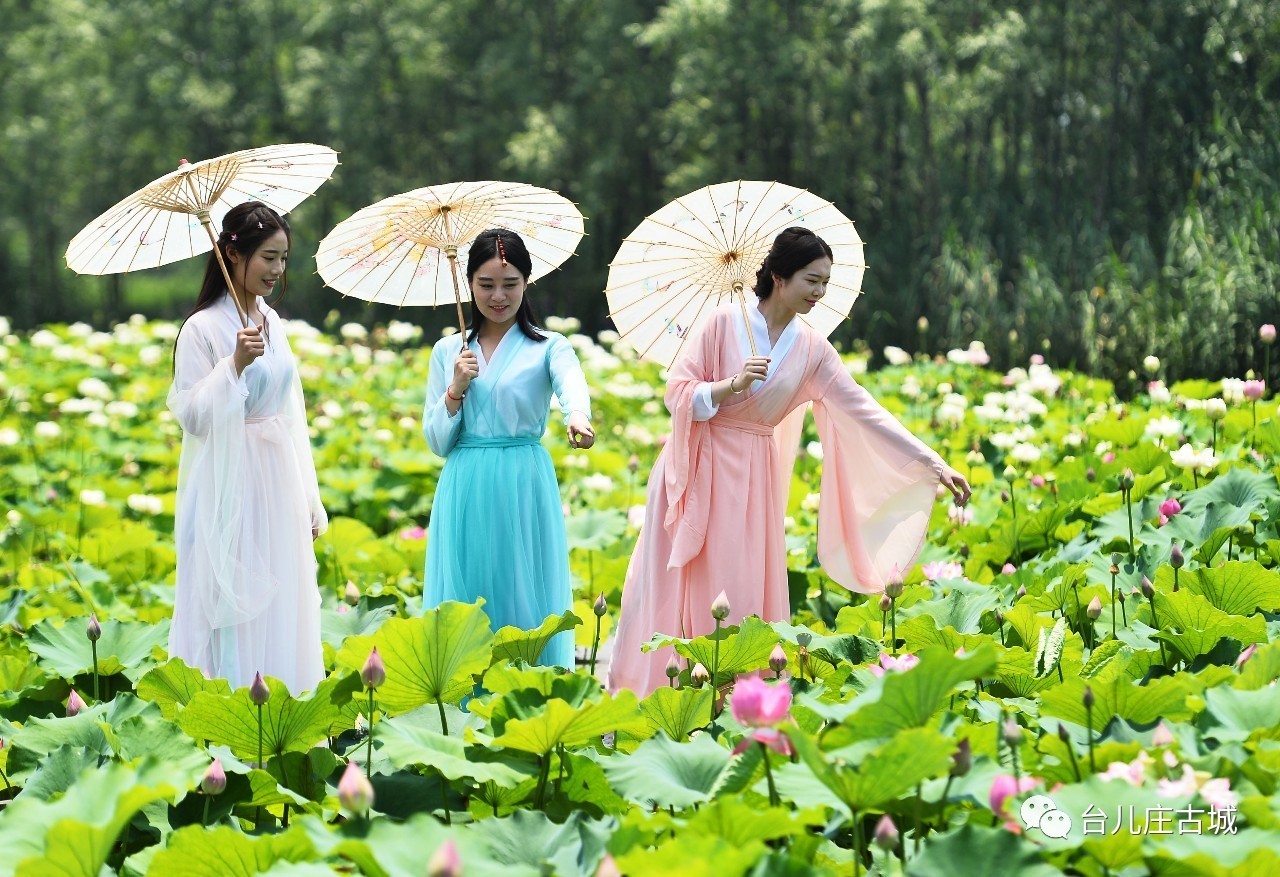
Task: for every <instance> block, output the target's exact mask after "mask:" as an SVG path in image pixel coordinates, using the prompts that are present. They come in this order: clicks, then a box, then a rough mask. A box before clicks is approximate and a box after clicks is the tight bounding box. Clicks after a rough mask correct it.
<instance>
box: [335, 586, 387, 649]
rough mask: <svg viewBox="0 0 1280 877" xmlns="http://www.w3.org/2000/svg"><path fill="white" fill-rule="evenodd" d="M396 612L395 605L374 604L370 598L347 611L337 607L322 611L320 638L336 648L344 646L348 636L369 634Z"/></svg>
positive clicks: (362, 600)
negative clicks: (341, 610)
mask: <svg viewBox="0 0 1280 877" xmlns="http://www.w3.org/2000/svg"><path fill="white" fill-rule="evenodd" d="M395 614H396V609H395V606H373V605H370V603H369V600H368V598H367V597H366V598H362V599H361V600H360V602H359V603H357V604H356V605H355V606H352V607H349V608H348V611H346V612H339V611H338V610H336V609H328V608H326V609H322V610H321V611H320V640H321V641H322V642H325V643H328V644H329V645H331V646H333V647H334V648H335V649H340V648H342V643H343V642H344V641H346V639H347V637H351V636H368V635H370V634H372V633H373V632H374V631H376V630H377V629H378V628H379V627H381V626H382V624H383V622H385V621H386V620H387V619H388V618H390V617H392V616H393V615H395Z"/></svg>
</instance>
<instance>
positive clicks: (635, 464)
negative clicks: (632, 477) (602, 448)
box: [627, 454, 640, 474]
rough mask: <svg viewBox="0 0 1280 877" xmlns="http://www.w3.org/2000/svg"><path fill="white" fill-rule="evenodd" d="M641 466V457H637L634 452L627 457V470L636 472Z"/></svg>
mask: <svg viewBox="0 0 1280 877" xmlns="http://www.w3.org/2000/svg"><path fill="white" fill-rule="evenodd" d="M639 468H640V458H639V457H637V456H636V455H635V454H632V455H631V456H630V457H628V458H627V471H628V472H631V473H632V474H635V472H636V470H638V469H639Z"/></svg>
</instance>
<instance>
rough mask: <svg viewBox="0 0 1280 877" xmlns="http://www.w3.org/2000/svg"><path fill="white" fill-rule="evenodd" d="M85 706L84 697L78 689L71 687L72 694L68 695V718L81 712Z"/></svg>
mask: <svg viewBox="0 0 1280 877" xmlns="http://www.w3.org/2000/svg"><path fill="white" fill-rule="evenodd" d="M85 706H86V704H85V702H84V698H82V697H81V696H80V695H79V694H76V690H75V689H74V688H73V689H71V694H70V696H68V697H67V718H71V717H72V716H78V715H79V714H80V710H82V709H84V708H85Z"/></svg>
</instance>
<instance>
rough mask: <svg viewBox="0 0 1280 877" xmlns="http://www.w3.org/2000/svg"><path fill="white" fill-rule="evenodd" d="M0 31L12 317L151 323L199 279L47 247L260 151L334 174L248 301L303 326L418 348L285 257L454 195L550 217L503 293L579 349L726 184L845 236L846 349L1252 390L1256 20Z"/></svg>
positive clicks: (275, 24)
mask: <svg viewBox="0 0 1280 877" xmlns="http://www.w3.org/2000/svg"><path fill="white" fill-rule="evenodd" d="M0 20H3V21H4V22H5V28H6V31H7V33H8V36H7V37H5V38H4V40H3V46H2V47H0V70H2V71H3V79H2V81H3V82H4V88H3V90H2V91H0V168H2V170H0V314H3V315H6V316H8V317H9V318H10V319H11V320H12V321H13V323H14V324H15V325H16V326H18V327H28V328H29V327H32V326H35V325H37V324H40V323H44V322H49V321H71V320H84V321H86V322H89V323H92V324H93V325H95V326H97V327H100V328H101V327H105V326H106V325H108V324H109V323H111V322H112V321H116V320H120V319H123V318H125V317H127V316H128V315H129V314H132V313H135V312H141V313H144V314H147V315H149V316H160V317H164V316H168V317H181V316H182V315H184V314H185V313H186V312H187V311H188V310H189V308H190V306H191V304H192V302H193V301H194V298H195V293H196V289H197V286H198V283H199V276H200V272H201V271H202V269H203V259H193V260H190V261H188V262H185V263H181V264H179V265H174V266H169V267H167V268H161V269H156V270H152V271H146V272H140V273H135V274H131V275H127V276H113V277H78V276H76V275H75V274H73V273H72V272H71V271H70V270H69V269H67V267H66V265H65V263H64V261H63V253H64V251H65V248H66V245H67V242H68V241H69V240H70V238H71V237H72V236H73V235H74V234H75V233H76V232H77V231H78V230H79V229H80V228H81V227H82V226H83V225H85V224H86V223H88V222H89V221H90V220H92V219H93V218H94V217H96V216H97V215H98V214H99V213H101V212H102V211H103V210H105V209H106V208H107V207H109V206H111V205H112V204H114V203H115V202H116V201H117V200H119V199H121V198H123V197H124V196H125V195H127V194H129V193H130V192H132V191H134V190H135V189H137V188H139V187H141V186H142V185H144V184H146V183H147V182H149V181H151V180H152V179H153V178H155V177H157V176H160V175H161V174H162V173H165V172H167V171H168V170H171V169H173V168H174V167H176V165H177V163H178V160H179V159H180V158H188V159H190V160H191V161H193V162H194V161H198V160H201V159H204V158H210V157H213V156H216V155H219V154H222V153H225V152H230V151H234V150H238V149H244V148H248V147H251V146H259V145H266V144H271V143H279V142H290V141H311V142H316V143H322V144H325V145H328V146H331V147H333V148H334V149H337V150H339V152H340V153H341V161H342V164H341V165H340V166H339V167H338V169H337V171H336V172H335V174H334V177H333V179H332V180H331V181H330V182H329V183H327V184H326V185H325V186H323V187H322V188H321V189H320V191H319V192H318V194H317V195H316V197H314V198H312V199H309V200H308V201H306V202H304V203H303V204H302V205H301V207H299V208H298V210H297V211H295V213H294V214H293V215H292V216H291V217H290V219H291V221H292V222H293V226H294V233H295V236H294V250H293V259H292V261H291V271H290V283H289V292H288V297H287V299H286V300H285V301H284V302H283V303H282V304H281V305H280V306H279V307H280V310H281V311H282V312H283V313H285V314H286V315H288V316H294V317H302V318H305V319H308V320H311V321H313V322H317V323H321V324H325V323H328V324H329V325H333V324H334V323H335V322H336V321H337V320H339V319H343V320H345V319H358V320H360V321H363V322H366V323H368V324H373V323H376V322H385V321H387V320H390V319H392V318H396V319H401V320H409V321H413V322H417V323H419V324H421V325H423V326H424V327H425V328H427V329H428V336H427V337H428V338H431V337H435V334H434V333H435V332H436V331H437V330H438V329H439V328H441V327H444V326H446V325H448V323H449V321H450V319H451V311H450V310H449V309H439V310H436V311H425V310H421V309H404V310H403V311H397V310H396V309H394V308H389V307H384V306H370V305H367V304H365V303H363V302H357V301H344V300H343V299H342V298H341V297H340V296H339V295H338V294H337V293H335V292H333V291H332V290H327V289H324V288H323V287H322V285H321V283H320V281H319V278H318V277H317V276H316V275H315V274H314V268H315V265H314V261H313V260H312V255H313V254H314V252H315V247H316V244H317V243H318V242H319V240H320V238H321V237H323V235H324V234H325V233H326V232H327V231H328V230H329V229H330V228H331V227H332V226H333V225H335V224H336V223H337V222H339V221H340V220H342V219H344V218H345V217H347V216H348V215H349V214H350V213H352V212H353V211H355V210H357V209H359V208H360V207H363V206H364V205H366V204H369V203H371V202H373V201H376V200H378V199H381V198H383V197H385V196H388V195H392V194H395V193H397V192H401V191H404V190H407V189H411V188H416V187H418V186H422V185H427V184H432V183H444V182H450V181H454V180H480V179H511V180H520V181H524V182H528V183H532V184H534V185H538V186H545V187H549V188H553V189H556V190H558V191H560V192H561V193H563V194H564V195H565V196H566V197H568V198H570V199H572V200H574V201H576V202H578V203H579V205H580V207H581V209H582V211H583V212H584V213H585V214H586V215H587V217H588V222H587V230H588V235H589V236H588V237H587V238H586V239H584V241H583V243H582V246H581V247H580V248H579V251H578V256H577V257H576V258H574V259H573V260H571V261H570V262H568V263H567V264H566V265H565V267H564V268H563V269H562V270H560V271H558V272H556V273H555V274H553V275H551V276H550V277H548V278H547V279H546V280H545V281H543V282H541V283H539V284H538V285H537V287H536V288H535V289H536V291H535V294H536V295H537V296H538V300H539V303H540V305H541V306H542V310H543V313H544V314H549V313H550V314H560V315H566V316H568V315H571V316H576V317H578V318H579V319H581V321H582V324H583V329H584V331H596V330H599V329H603V328H606V327H608V325H609V324H608V320H607V316H606V314H607V308H606V306H605V300H604V296H603V295H602V290H603V288H604V283H605V276H606V274H607V271H608V261H609V259H610V257H611V256H612V255H613V253H614V251H615V250H616V249H617V247H618V245H619V243H620V242H621V240H622V238H623V237H624V236H625V235H626V234H627V233H628V232H630V231H631V230H632V229H633V228H634V227H635V226H636V225H637V224H639V222H640V221H641V220H642V219H643V218H644V216H645V215H646V214H647V213H649V212H651V211H653V210H656V209H657V208H658V207H660V206H661V205H662V204H664V203H665V202H666V201H668V200H669V199H671V198H673V197H675V196H677V195H681V194H683V193H685V192H687V191H690V190H692V189H695V188H698V187H700V186H703V185H706V184H709V183H714V182H719V181H722V180H730V179H737V178H748V179H777V180H781V181H783V182H786V183H789V184H792V185H796V186H801V187H806V188H809V189H811V190H813V191H814V192H816V193H818V194H820V195H821V196H823V197H824V198H827V199H829V200H832V201H834V202H835V203H836V205H837V206H838V207H840V209H841V210H843V211H844V212H845V213H847V214H848V215H850V216H851V217H853V218H854V219H855V220H856V221H857V222H858V225H859V229H860V231H861V233H862V236H863V237H864V238H865V239H866V240H867V261H868V262H869V264H870V269H869V271H868V274H867V279H866V283H865V291H866V294H865V296H864V297H863V299H862V300H860V301H859V302H858V304H857V305H856V306H855V307H854V311H853V319H852V320H851V322H850V323H849V324H847V325H846V326H844V327H842V328H841V329H839V330H837V332H836V334H835V335H834V336H833V338H834V340H836V341H837V342H838V343H839V344H841V345H843V346H844V347H846V348H850V347H853V346H857V345H865V346H869V347H870V348H871V349H872V350H873V351H880V350H881V349H882V348H883V347H884V346H885V345H896V346H900V347H903V348H905V349H907V350H909V351H917V352H919V351H925V352H930V353H933V352H939V351H943V350H945V349H947V348H948V347H956V346H966V345H967V344H968V343H969V342H970V341H971V340H975V339H976V340H980V341H982V342H983V343H985V345H986V348H987V351H988V353H990V354H991V356H992V365H993V366H995V367H1007V366H1009V365H1013V364H1024V363H1025V362H1026V360H1027V357H1028V356H1030V355H1033V354H1043V355H1044V356H1045V357H1046V359H1047V360H1048V361H1049V362H1050V363H1052V364H1054V365H1059V366H1073V367H1076V368H1079V369H1083V370H1085V371H1087V372H1090V373H1093V374H1099V375H1103V376H1107V377H1113V378H1118V377H1120V376H1121V375H1124V374H1125V373H1126V372H1127V371H1129V370H1140V369H1141V362H1142V360H1143V358H1144V357H1145V356H1146V355H1148V354H1156V355H1159V356H1160V358H1161V359H1162V360H1163V362H1164V364H1165V370H1166V373H1167V374H1168V375H1169V376H1170V377H1185V376H1193V375H1206V376H1214V377H1219V376H1222V375H1243V374H1244V372H1245V371H1246V370H1248V369H1250V368H1256V367H1258V364H1259V362H1260V359H1261V353H1260V351H1259V349H1258V345H1259V342H1258V339H1257V327H1258V325H1259V324H1260V323H1264V322H1276V321H1277V317H1280V313H1277V310H1278V309H1277V302H1278V295H1277V286H1278V284H1280V136H1277V132H1280V0H1127V2H1123V3H1117V2H1115V0H1020V2H1004V3H990V2H976V0H821V2H819V0H804V2H801V0H732V2H730V0H671V2H665V3H662V2H645V0H628V2H623V0H605V2H601V0H529V2H512V0H483V2H479V0H347V2H343V3H333V2H320V0H259V2H253V3H247V2H238V0H225V2H218V3H209V2H207V0H199V2H196V0H112V2H109V3H108V2H98V0H40V2H31V0H0ZM335 311H337V312H338V313H334V312H335ZM922 318H923V319H922Z"/></svg>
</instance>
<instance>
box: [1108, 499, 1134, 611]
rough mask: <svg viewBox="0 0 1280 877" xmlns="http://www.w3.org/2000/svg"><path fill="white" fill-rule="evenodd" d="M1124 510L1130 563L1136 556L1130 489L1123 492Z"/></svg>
mask: <svg viewBox="0 0 1280 877" xmlns="http://www.w3.org/2000/svg"><path fill="white" fill-rule="evenodd" d="M1124 509H1125V516H1126V517H1127V518H1128V519H1129V560H1130V562H1132V561H1134V560H1135V559H1136V555H1135V554H1134V551H1135V550H1136V549H1135V548H1134V544H1135V543H1134V541H1133V490H1132V489H1130V490H1126V491H1125V492H1124ZM1112 614H1114V613H1112Z"/></svg>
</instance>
